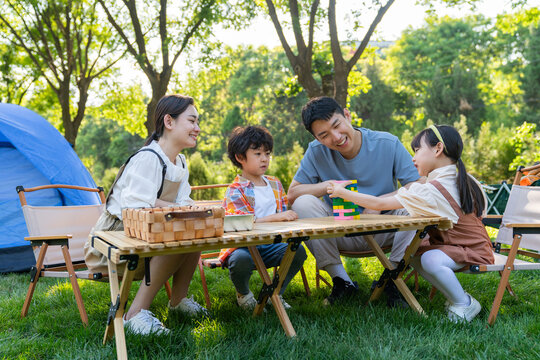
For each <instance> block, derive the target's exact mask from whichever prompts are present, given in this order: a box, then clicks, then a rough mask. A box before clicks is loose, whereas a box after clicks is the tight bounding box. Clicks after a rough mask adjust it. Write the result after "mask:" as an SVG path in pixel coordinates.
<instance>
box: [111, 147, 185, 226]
mask: <svg viewBox="0 0 540 360" xmlns="http://www.w3.org/2000/svg"><path fill="white" fill-rule="evenodd" d="M145 148H148V149H152V150H154V151H156V152H157V153H158V154H159V156H161V158H162V159H163V161H164V162H165V164H166V165H167V172H166V173H165V179H167V180H169V181H173V182H180V188H179V190H178V195H177V196H176V201H175V203H176V204H178V205H192V204H193V200H192V199H191V198H190V197H189V196H190V194H191V187H190V185H189V182H188V180H189V171H188V168H187V163H186V158H185V157H184V155H182V154H179V155H178V156H177V157H176V165H175V164H173V163H172V162H171V160H169V158H168V157H167V155H165V153H164V152H163V150H162V149H161V146H159V144H158V143H157V142H156V141H152V142H151V143H150V144H149V145H148V146H145V147H143V149H145ZM182 164H183V166H182ZM161 171H162V166H161V163H160V161H159V159H158V157H157V156H156V154H154V153H152V152H150V151H142V152H139V153H138V154H137V155H135V156H134V157H133V158H131V160H130V161H129V163H128V164H127V166H126V168H125V169H124V173H123V174H122V176H120V179H119V180H118V182H117V183H116V185H115V186H114V192H113V193H112V195H111V197H110V198H109V202H108V204H107V210H108V211H109V212H110V213H111V214H112V215H116V216H118V218H119V219H122V209H123V208H140V207H153V206H155V204H156V200H157V192H158V191H159V188H160V186H161V182H162V175H161Z"/></svg>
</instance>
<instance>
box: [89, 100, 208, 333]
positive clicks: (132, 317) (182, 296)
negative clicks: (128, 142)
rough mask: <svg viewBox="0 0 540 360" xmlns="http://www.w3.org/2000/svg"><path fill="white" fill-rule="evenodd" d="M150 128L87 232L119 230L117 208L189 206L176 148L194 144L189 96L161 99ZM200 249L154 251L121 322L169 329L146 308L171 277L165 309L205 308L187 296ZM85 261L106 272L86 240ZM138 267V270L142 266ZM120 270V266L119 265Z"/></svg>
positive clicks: (136, 328)
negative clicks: (147, 277) (147, 271)
mask: <svg viewBox="0 0 540 360" xmlns="http://www.w3.org/2000/svg"><path fill="white" fill-rule="evenodd" d="M154 120H155V129H156V130H155V131H154V133H153V134H152V135H151V136H150V137H149V138H148V140H147V141H146V143H145V146H144V147H143V148H142V149H141V150H139V151H138V152H137V153H135V154H134V155H132V156H131V157H130V158H129V159H128V160H127V161H126V163H125V164H124V165H123V166H122V167H121V168H120V171H119V172H118V175H117V176H116V179H115V181H114V183H113V185H112V186H111V191H110V193H109V195H108V197H107V202H106V209H105V211H104V213H103V214H102V216H101V217H100V219H99V220H98V222H97V224H96V226H95V227H94V229H93V230H92V233H94V232H95V231H98V230H105V231H107V230H123V224H122V209H123V208H139V207H154V206H155V207H163V206H170V205H190V204H192V203H193V200H191V199H190V197H189V195H190V193H191V188H190V186H189V183H188V178H189V173H188V169H187V165H186V160H185V157H184V156H183V155H179V153H180V151H182V150H183V149H186V148H192V147H194V146H195V145H196V143H197V136H198V135H199V132H200V131H201V129H200V128H199V115H198V112H197V109H196V108H195V106H194V104H193V99H192V98H190V97H187V96H181V95H167V96H164V97H163V98H161V99H160V100H159V102H158V104H157V106H156V111H155V114H154ZM199 256H200V253H191V254H182V255H167V256H154V257H152V259H151V260H150V278H151V279H152V281H151V283H150V285H145V282H143V284H141V286H140V288H139V290H138V292H137V295H136V296H135V299H134V300H133V303H132V305H131V307H130V308H129V311H128V312H127V313H126V315H125V317H124V325H125V326H126V327H127V328H130V329H131V331H133V332H134V333H138V334H150V333H168V332H169V330H168V329H167V328H166V327H165V326H164V325H163V324H162V323H161V322H160V321H159V320H158V319H157V318H156V317H155V316H154V315H153V314H152V313H151V312H150V311H149V310H148V309H149V308H150V305H151V304H152V301H153V299H154V297H155V296H156V294H157V292H158V291H159V289H160V288H161V287H162V286H163V284H164V283H165V281H167V280H168V279H169V278H170V277H171V276H173V286H172V294H171V300H170V301H169V304H168V306H169V310H179V311H182V312H184V313H187V314H189V315H194V314H196V313H201V312H206V309H204V308H203V307H201V306H200V305H199V304H197V303H196V302H194V301H193V299H190V298H187V297H186V296H187V292H188V287H189V283H190V281H191V278H192V276H193V272H194V271H195V267H196V265H197V262H198V259H199ZM85 259H86V264H87V266H88V267H89V268H90V269H92V270H94V271H103V272H107V259H106V258H105V257H104V256H102V255H101V254H100V253H99V252H98V251H96V250H95V249H94V248H92V247H91V246H90V244H89V243H88V242H87V243H86V245H85ZM141 270H142V271H141ZM122 271H123V269H122ZM136 271H137V273H136V275H135V276H136V277H137V278H142V277H143V276H144V262H142V261H140V262H139V267H138V268H137V270H136Z"/></svg>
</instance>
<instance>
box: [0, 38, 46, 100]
mask: <svg viewBox="0 0 540 360" xmlns="http://www.w3.org/2000/svg"><path fill="white" fill-rule="evenodd" d="M25 55H26V54H25V53H24V52H21V51H20V49H18V48H16V47H13V46H10V44H4V43H0V102H3V103H13V104H17V105H21V104H22V102H23V100H24V97H25V96H26V95H27V94H28V91H29V90H30V88H31V86H32V84H34V82H36V81H37V78H38V77H39V74H37V73H36V71H35V70H34V69H32V68H31V66H30V69H29V68H28V65H29V63H30V62H31V60H30V58H29V57H28V56H25ZM30 65H31V63H30Z"/></svg>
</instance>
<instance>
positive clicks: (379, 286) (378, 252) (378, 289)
mask: <svg viewBox="0 0 540 360" xmlns="http://www.w3.org/2000/svg"><path fill="white" fill-rule="evenodd" d="M364 239H365V240H366V242H367V243H368V245H369V246H370V247H371V250H372V251H373V252H374V253H375V256H377V259H379V261H380V262H381V264H382V265H383V266H384V268H385V271H386V270H388V271H390V270H393V269H394V265H392V263H391V262H390V260H388V258H387V257H386V255H385V253H384V251H382V249H381V247H380V246H379V244H377V242H376V241H375V239H374V238H373V235H364ZM387 281H388V278H387V277H386V276H385V274H384V273H383V275H381V277H380V278H379V280H378V282H377V286H375V289H373V292H372V293H371V296H370V298H369V300H368V302H371V301H374V300H377V299H378V298H379V297H380V296H381V294H382V292H383V289H384V287H385V286H386V282H387Z"/></svg>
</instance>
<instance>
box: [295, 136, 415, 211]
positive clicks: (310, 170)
mask: <svg viewBox="0 0 540 360" xmlns="http://www.w3.org/2000/svg"><path fill="white" fill-rule="evenodd" d="M355 130H358V131H361V132H362V147H361V148H360V152H359V153H358V155H356V156H355V157H354V158H353V159H351V160H347V159H345V158H344V157H343V156H342V155H341V154H340V153H339V152H338V151H335V150H330V149H329V148H327V147H326V146H324V145H323V144H321V143H320V142H319V141H317V140H314V141H312V142H311V143H310V144H309V147H308V149H307V150H306V153H305V154H304V158H303V159H302V161H301V162H300V167H299V168H298V171H297V172H296V175H295V176H294V180H296V181H298V182H299V183H301V184H317V183H320V182H323V181H326V180H355V179H356V180H357V181H358V192H361V193H364V194H369V195H374V196H379V195H383V194H388V193H390V192H392V191H395V190H396V189H397V181H399V182H400V183H401V184H403V185H404V184H408V183H410V182H411V181H416V180H418V179H419V178H420V176H419V175H418V171H417V170H416V168H415V167H414V164H413V162H412V157H411V155H410V154H409V153H408V152H407V150H405V147H404V146H403V144H401V142H400V141H399V139H398V138H397V137H396V136H394V135H392V134H389V133H387V132H381V131H373V130H369V129H366V128H355ZM324 199H325V200H326V202H328V204H330V205H332V200H331V199H330V197H329V196H328V195H326V196H325V197H324Z"/></svg>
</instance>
